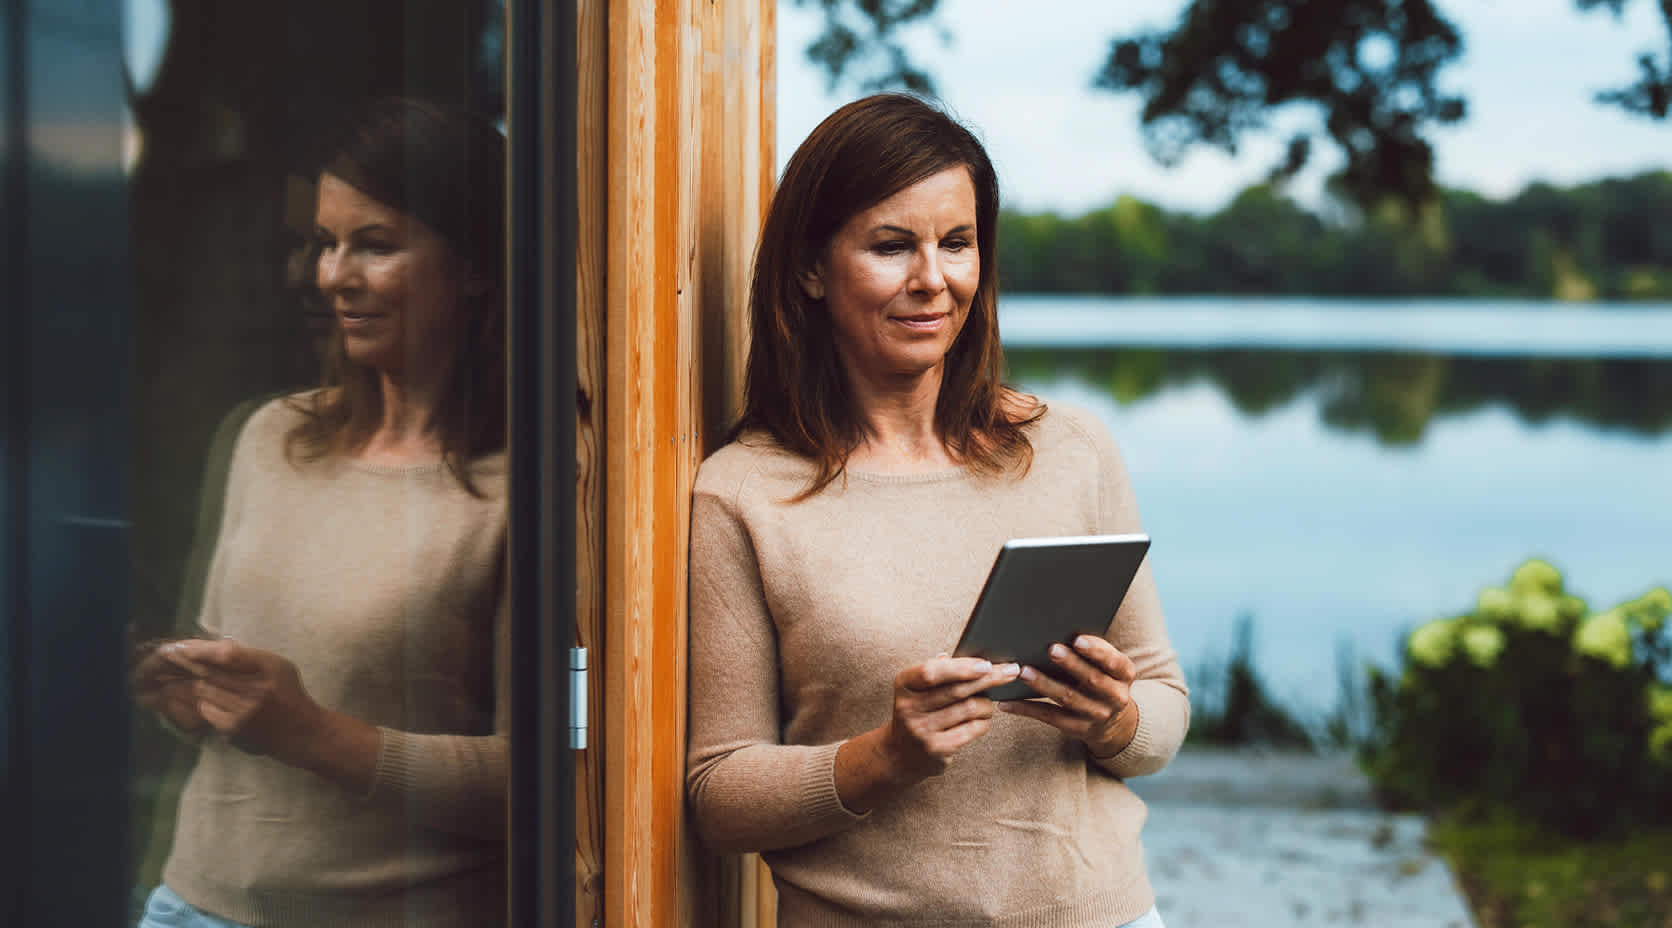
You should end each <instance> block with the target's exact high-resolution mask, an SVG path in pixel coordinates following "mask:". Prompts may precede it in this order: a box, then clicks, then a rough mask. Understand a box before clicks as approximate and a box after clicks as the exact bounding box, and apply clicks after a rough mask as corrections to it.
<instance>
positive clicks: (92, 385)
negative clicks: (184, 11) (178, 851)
mask: <svg viewBox="0 0 1672 928" xmlns="http://www.w3.org/2000/svg"><path fill="white" fill-rule="evenodd" d="M4 16H5V25H4V29H3V31H4V35H3V36H0V47H3V48H4V61H3V63H0V74H3V75H4V84H5V86H4V94H3V99H4V101H5V102H4V106H5V113H4V123H5V125H6V127H7V128H6V138H5V142H6V147H5V150H6V161H5V168H4V178H5V180H4V187H3V196H4V202H3V209H4V215H5V228H6V237H5V240H4V245H3V248H4V251H5V258H4V265H3V266H4V271H5V277H4V279H3V281H0V293H3V295H4V301H5V302H4V313H3V315H4V323H3V325H4V342H3V349H0V351H3V353H4V357H3V363H4V375H3V376H4V380H3V382H4V398H3V402H0V406H3V408H4V413H3V414H4V416H5V422H4V435H5V449H4V461H5V464H4V470H3V471H0V485H3V490H4V498H5V507H6V508H5V512H4V520H3V524H4V526H5V530H4V531H5V534H4V541H3V547H4V551H3V555H4V563H5V570H4V572H3V577H4V579H3V583H4V597H5V598H4V602H5V609H6V612H5V617H4V618H5V641H6V644H5V652H6V653H5V665H6V666H4V668H3V670H4V674H3V675H0V682H3V685H0V689H3V690H4V697H3V698H4V701H5V703H6V713H5V715H6V718H7V723H6V728H5V730H4V731H3V732H0V735H3V739H0V740H3V743H4V749H3V753H4V757H5V771H6V772H5V776H6V781H7V782H6V784H5V789H4V790H3V791H0V796H3V797H4V803H5V818H6V821H5V827H4V832H3V833H4V837H3V839H0V840H3V841H4V844H5V846H6V855H7V865H6V866H5V867H4V873H3V875H0V880H3V881H5V884H6V885H4V886H0V899H3V900H4V905H6V906H7V907H8V908H7V909H6V910H5V912H4V913H3V914H0V921H3V922H4V923H6V924H12V925H49V924H99V925H109V924H120V923H121V921H122V919H123V918H124V917H125V913H126V906H125V892H126V867H127V864H126V854H127V829H126V819H127V812H126V803H125V799H124V795H123V783H122V781H121V779H120V778H113V777H112V776H111V775H110V773H111V771H112V770H120V769H123V768H124V767H125V766H126V763H127V725H126V721H127V715H126V712H127V709H126V700H125V697H124V693H123V689H124V683H123V634H122V631H123V629H124V628H125V627H126V625H127V616H126V614H125V610H126V608H127V607H126V603H127V599H128V597H127V589H128V563H129V557H128V554H127V547H128V534H129V533H128V528H129V522H128V518H129V505H128V499H129V494H128V487H127V480H126V474H127V460H128V458H127V456H128V448H129V447H130V444H131V443H130V441H129V437H130V436H129V434H128V432H127V428H126V423H127V422H129V421H130V415H129V410H128V408H127V396H128V387H129V383H130V381H131V367H130V358H129V355H130V349H129V346H130V345H131V342H132V338H131V326H130V312H129V306H128V302H127V301H128V292H129V286H128V266H129V265H128V259H127V227H128V224H127V211H126V205H125V195H124V189H123V181H122V175H121V119H122V103H123V101H122V81H121V74H120V71H119V70H118V67H119V62H120V60H121V57H120V53H121V28H120V8H119V7H118V5H117V3H116V2H115V0H79V2H61V0H33V2H28V0H7V2H6V5H5V14H4Z"/></svg>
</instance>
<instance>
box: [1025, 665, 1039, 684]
mask: <svg viewBox="0 0 1672 928" xmlns="http://www.w3.org/2000/svg"><path fill="white" fill-rule="evenodd" d="M1021 676H1022V679H1024V680H1029V681H1031V680H1033V678H1035V677H1037V676H1039V671H1037V670H1034V669H1033V668H1032V667H1023V668H1022V670H1021Z"/></svg>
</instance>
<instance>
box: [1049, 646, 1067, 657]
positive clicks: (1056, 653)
mask: <svg viewBox="0 0 1672 928" xmlns="http://www.w3.org/2000/svg"><path fill="white" fill-rule="evenodd" d="M1051 656H1052V657H1058V658H1061V657H1067V656H1068V649H1067V648H1065V647H1063V646H1062V645H1060V644H1054V645H1051Z"/></svg>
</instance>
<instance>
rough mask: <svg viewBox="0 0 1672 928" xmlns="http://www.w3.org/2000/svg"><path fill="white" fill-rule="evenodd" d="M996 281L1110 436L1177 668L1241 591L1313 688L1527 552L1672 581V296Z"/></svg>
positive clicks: (1589, 589)
mask: <svg viewBox="0 0 1672 928" xmlns="http://www.w3.org/2000/svg"><path fill="white" fill-rule="evenodd" d="M1001 304H1002V305H1003V306H1004V310H1003V311H1002V312H1001V316H1000V320H1001V322H1000V324H1001V331H1002V332H1004V333H1005V336H1006V342H1007V345H1008V346H1009V353H1010V357H1011V362H1012V368H1013V373H1012V376H1013V378H1014V379H1015V380H1017V381H1018V382H1019V383H1020V384H1021V385H1022V386H1023V387H1024V388H1026V389H1029V390H1031V391H1034V392H1037V393H1039V394H1041V395H1043V396H1044V397H1045V398H1046V399H1047V400H1050V399H1057V400H1061V401H1065V402H1072V403H1076V404H1079V405H1082V406H1085V407H1088V408H1090V409H1092V410H1093V411H1095V412H1096V413H1097V414H1098V415H1099V416H1101V417H1102V418H1103V420H1104V421H1105V422H1106V423H1108V425H1109V427H1110V429H1111V430H1112V431H1113V432H1114V434H1115V436H1116V438H1117V439H1118V440H1119V441H1120V443H1121V447H1122V450H1123V452H1124V454H1125V456H1126V459H1127V465H1128V468H1129V470H1130V471H1131V474H1132V479H1133V482H1134V484H1135V486H1136V490H1137V494H1138V501H1139V505H1140V508H1141V509H1142V512H1143V517H1144V522H1145V528H1146V530H1147V531H1148V532H1149V533H1150V534H1151V535H1152V536H1153V537H1154V539H1155V545H1154V548H1153V549H1152V550H1151V554H1150V556H1151V558H1152V559H1153V566H1154V569H1155V573H1156V577H1157V581H1158V583H1159V584H1160V587H1161V593H1162V597H1163V603H1164V605H1165V606H1166V608H1167V613H1168V623H1169V627H1170V630H1171V632H1172V635H1173V637H1174V641H1175V644H1176V645H1177V647H1178V649H1179V652H1180V657H1181V660H1182V662H1183V663H1184V666H1185V669H1186V672H1187V673H1188V672H1189V671H1191V670H1192V669H1193V668H1196V667H1198V666H1200V665H1201V664H1202V663H1203V662H1204V661H1210V660H1216V659H1222V658H1223V657H1224V656H1225V654H1226V653H1227V652H1228V651H1229V649H1230V644H1231V641H1232V632H1233V628H1234V623H1235V620H1236V618H1237V617H1238V616H1239V615H1241V614H1244V613H1247V614H1251V615H1252V616H1254V617H1255V619H1256V621H1257V625H1256V633H1255V651H1256V657H1257V660H1258V664H1259V667H1260V669H1261V670H1262V672H1263V673H1264V675H1265V677H1266V680H1267V682H1268V683H1270V684H1271V685H1272V688H1273V690H1274V691H1275V693H1276V695H1277V696H1278V697H1279V698H1280V699H1283V700H1286V701H1287V702H1289V703H1290V704H1291V705H1294V706H1297V707H1300V708H1301V709H1303V711H1308V712H1316V713H1322V712H1324V711H1327V710H1328V709H1329V708H1330V707H1331V706H1333V704H1334V701H1335V697H1336V694H1337V692H1338V688H1337V684H1336V672H1335V667H1336V651H1337V647H1338V645H1339V644H1340V643H1342V642H1345V643H1348V644H1349V645H1350V646H1351V647H1352V648H1353V650H1354V653H1355V655H1356V658H1355V659H1356V660H1357V661H1360V662H1362V661H1364V660H1372V661H1375V662H1377V663H1380V664H1382V665H1384V666H1392V665H1393V662H1394V659H1395V654H1396V647H1397V643H1396V642H1397V640H1398V637H1399V635H1400V633H1401V631H1402V630H1405V629H1408V628H1410V627H1411V626H1413V625H1415V624H1416V623H1419V622H1422V621H1425V620H1427V619H1430V618H1434V617H1438V616H1442V615H1447V614H1456V613H1458V612H1462V611H1466V610H1468V609H1469V608H1471V607H1472V605H1473V603H1474V601H1475V597H1476V595H1477V594H1478V593H1479V591H1480V589H1481V588H1482V587H1483V586H1487V585H1493V584H1501V583H1502V582H1504V581H1505V580H1506V579H1507V577H1508V574H1509V572H1510V571H1511V570H1512V569H1513V568H1514V567H1515V566H1516V565H1517V564H1519V563H1520V562H1521V561H1522V560H1524V559H1526V558H1528V557H1532V556H1539V557H1544V558H1547V559H1548V560H1550V561H1551V562H1552V563H1554V564H1555V565H1557V566H1558V567H1559V568H1561V569H1562V571H1563V573H1564V575H1565V576H1566V578H1567V581H1568V586H1569V589H1570V590H1571V591H1573V592H1575V593H1576V594H1578V595H1580V596H1582V597H1584V598H1585V599H1586V600H1587V601H1588V602H1589V603H1590V604H1591V606H1592V608H1595V609H1601V608H1606V607H1607V606H1611V605H1613V604H1614V603H1616V602H1618V601H1619V600H1622V599H1625V598H1627V597H1633V596H1636V595H1639V594H1641V593H1642V592H1644V591H1645V590H1647V589H1648V588H1650V587H1652V586H1656V585H1663V584H1672V306H1667V305H1658V306H1647V307H1645V306H1631V307H1610V308H1596V307H1584V308H1565V307H1556V306H1550V305H1547V304H1513V303H1490V302H1488V303H1472V304H1471V303H1412V304H1399V305H1394V304H1386V303H1381V304H1369V305H1366V304H1355V303H1342V302H1335V303H1332V302H1328V301H1293V300H1283V301H1261V300H1255V299H1241V298H1237V299H1217V300H1215V299H1192V300H1164V299H1136V298H1135V299H1124V298H1095V299H1087V298H1071V299H1061V298H1049V297H1028V296H1006V297H1005V298H1004V299H1003V300H1001ZM1599 359H1605V360H1599Z"/></svg>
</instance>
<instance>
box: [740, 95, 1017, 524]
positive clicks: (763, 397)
mask: <svg viewBox="0 0 1672 928" xmlns="http://www.w3.org/2000/svg"><path fill="white" fill-rule="evenodd" d="M954 167H963V168H964V169H965V170H967V171H968V172H969V175H970V181H971V183H972V184H973V186H974V187H975V204H976V250H977V254H978V255H979V257H980V260H981V273H980V279H979V282H978V284H977V287H976V291H975V298H974V299H973V301H972V302H971V304H970V310H969V315H968V317H967V318H966V319H965V321H964V326H963V329H962V330H960V331H959V333H958V337H957V339H956V340H954V341H953V343H952V347H951V348H950V349H948V351H947V353H946V358H945V361H944V370H943V375H942V379H941V386H940V395H939V397H938V398H937V399H936V402H935V431H936V433H937V434H938V435H939V437H940V440H941V442H942V443H943V444H944V445H945V446H946V448H947V450H948V451H949V452H951V453H952V455H953V456H954V457H956V458H958V459H959V460H961V461H963V462H965V463H966V464H967V465H968V466H970V467H971V468H972V469H974V470H975V471H977V472H978V473H986V474H999V473H1006V472H1010V471H1020V472H1023V473H1025V472H1026V470H1027V468H1028V466H1029V464H1031V462H1032V459H1033V446H1032V444H1031V443H1030V442H1029V441H1028V438H1027V435H1026V432H1025V426H1027V425H1028V424H1029V423H1031V422H1033V421H1035V420H1036V419H1038V418H1039V416H1040V415H1042V414H1043V412H1044V407H1043V405H1040V404H1034V405H1033V406H1031V407H1028V406H1026V405H1025V404H1023V403H1022V402H1020V399H1021V397H1020V396H1019V395H1018V394H1017V393H1016V392H1015V391H1013V390H1011V389H1010V388H1009V387H1007V386H1006V385H1005V384H1004V383H1003V381H1002V377H1003V373H1004V353H1003V350H1002V348H1001V347H1000V345H999V327H998V319H997V316H996V311H997V300H998V260H997V257H996V255H997V252H998V215H999V186H998V177H997V175H996V173H995V172H994V170H993V163H992V161H991V160H989V159H988V157H987V153H986V151H984V150H983V149H982V147H981V143H980V142H979V141H977V140H976V138H975V136H974V135H973V134H972V133H971V132H970V131H969V130H968V129H966V128H965V127H963V126H962V125H959V124H958V123H957V122H956V121H955V120H953V119H952V118H951V117H949V116H947V115H946V114H945V113H944V112H942V111H941V110H939V109H937V108H936V107H934V106H933V105H931V104H929V103H927V102H925V101H923V100H921V99H919V98H917V97H913V96H909V95H906V94H897V93H888V94H877V95H875V96H870V97H865V98H863V99H860V100H856V101H854V102H852V103H849V104H847V105H846V106H843V107H842V108H841V109H838V110H837V111H836V112H834V113H831V114H830V115H829V116H828V117H826V118H825V120H824V121H823V122H821V123H819V125H818V127H817V128H815V129H814V130H813V131H812V133H811V134H810V135H808V136H807V139H806V141H804V142H802V143H801V147H800V148H797V149H796V151H795V154H794V155H793V156H791V158H790V161H789V164H788V165H787V166H786V167H785V168H784V177H783V180H782V181H781V182H780V183H779V186H778V190H777V193H776V194H774V196H773V198H772V205H771V207H770V208H769V209H768V211H767V214H766V223H765V225H764V227H763V228H762V230H761V241H760V248H759V250H758V251H757V253H756V255H755V274H754V280H753V281H752V283H751V285H750V289H749V320H750V322H749V325H750V334H751V341H750V345H749V360H748V364H747V373H746V375H745V381H744V388H743V390H744V398H743V415H742V417H741V418H740V419H739V421H738V423H737V425H736V427H735V428H734V429H733V430H732V436H731V437H732V438H734V439H735V438H736V437H737V436H739V435H741V434H742V433H744V432H746V431H749V430H755V429H758V430H761V431H764V432H766V433H767V434H769V435H771V436H772V438H773V439H774V440H776V441H777V442H778V444H779V445H781V446H782V447H784V448H785V449H787V450H789V451H792V452H794V453H796V454H799V455H801V456H803V457H806V458H809V459H811V460H812V461H813V462H814V464H815V465H816V466H817V471H816V474H815V476H814V477H813V480H812V482H811V483H810V484H809V485H808V487H807V489H806V490H804V491H803V492H802V493H801V494H800V495H799V496H797V497H795V499H796V500H797V501H799V500H803V499H806V498H808V497H809V496H812V495H813V494H815V493H817V492H819V491H820V490H822V489H824V488H825V487H826V486H828V485H830V483H831V482H832V481H834V480H835V479H836V478H837V477H839V476H841V474H842V472H843V470H844V469H845V468H846V466H847V460H848V455H849V454H851V453H852V452H853V450H854V449H855V448H857V447H858V446H859V443H860V441H861V440H862V438H863V434H862V425H861V423H860V420H859V410H857V409H856V408H855V407H854V404H853V399H852V397H851V395H850V392H849V386H848V382H847V377H846V374H845V372H844V370H843V367H842V364H841V359H840V358H839V357H838V355H837V348H836V340H835V338H834V335H833V333H832V330H831V322H830V313H829V310H828V308H827V307H826V306H825V304H824V301H822V300H814V299H812V298H811V297H809V296H808V295H807V294H806V292H805V291H804V290H803V289H802V286H801V275H802V274H804V273H805V272H807V271H810V270H812V269H813V268H814V267H815V266H816V264H817V262H818V260H819V258H820V256H822V255H823V253H824V251H825V249H826V248H827V247H828V246H829V244H830V240H831V238H832V237H834V236H835V234H836V233H837V231H839V230H840V229H841V228H842V226H843V225H844V224H845V223H846V222H847V221H848V220H849V219H851V218H852V217H853V216H855V215H857V214H859V213H861V212H864V211H865V210H867V209H869V208H871V207H872V206H875V205H876V204H878V203H880V202H882V201H883V200H886V199H888V198H889V197H891V196H893V195H894V194H896V193H898V192H899V191H901V190H904V189H905V188H907V187H910V186H911V185H913V184H915V183H917V182H918V181H921V180H924V179H925V178H928V177H930V176H933V175H935V174H938V173H940V172H941V171H944V170H946V169H948V168H954Z"/></svg>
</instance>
